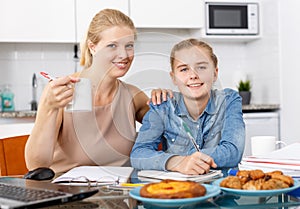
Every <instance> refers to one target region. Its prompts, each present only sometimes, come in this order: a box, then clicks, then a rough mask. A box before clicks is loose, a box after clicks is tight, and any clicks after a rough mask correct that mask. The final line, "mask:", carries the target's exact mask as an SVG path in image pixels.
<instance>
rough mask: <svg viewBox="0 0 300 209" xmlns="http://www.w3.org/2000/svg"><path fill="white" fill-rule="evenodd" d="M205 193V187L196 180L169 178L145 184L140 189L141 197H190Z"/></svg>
mask: <svg viewBox="0 0 300 209" xmlns="http://www.w3.org/2000/svg"><path fill="white" fill-rule="evenodd" d="M205 194H206V189H205V187H204V186H202V185H201V184H199V183H197V182H193V181H177V180H170V179H167V180H163V181H161V182H156V183H150V184H146V185H145V186H143V187H142V188H141V190H140V195H141V197H147V198H159V199H179V198H192V197H200V196H204V195H205Z"/></svg>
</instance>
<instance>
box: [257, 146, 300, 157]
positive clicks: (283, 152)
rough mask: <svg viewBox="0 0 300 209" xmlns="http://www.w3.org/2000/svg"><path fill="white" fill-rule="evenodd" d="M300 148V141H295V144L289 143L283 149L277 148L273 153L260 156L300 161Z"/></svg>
mask: <svg viewBox="0 0 300 209" xmlns="http://www.w3.org/2000/svg"><path fill="white" fill-rule="evenodd" d="M299 150H300V143H293V144H290V145H287V146H285V147H283V148H281V149H278V150H275V151H273V152H271V153H268V154H265V155H261V156H259V158H268V159H281V160H297V161H300V153H299ZM252 157H253V156H252ZM257 158H258V157H257Z"/></svg>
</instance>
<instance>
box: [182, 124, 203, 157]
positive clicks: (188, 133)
mask: <svg viewBox="0 0 300 209" xmlns="http://www.w3.org/2000/svg"><path fill="white" fill-rule="evenodd" d="M181 124H182V126H183V128H184V130H185V132H186V133H187V135H188V137H189V138H190V140H191V141H192V143H193V145H194V147H195V149H196V150H197V151H198V152H200V149H199V146H198V144H197V143H196V140H195V139H194V137H193V136H192V132H191V130H190V129H189V127H188V125H187V124H186V123H185V122H184V121H183V120H181Z"/></svg>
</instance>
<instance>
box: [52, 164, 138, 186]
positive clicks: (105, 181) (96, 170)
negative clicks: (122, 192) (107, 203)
mask: <svg viewBox="0 0 300 209" xmlns="http://www.w3.org/2000/svg"><path fill="white" fill-rule="evenodd" d="M132 172H133V168H132V167H118V166H79V167H76V168H73V169H71V170H69V171H68V172H66V173H65V174H63V175H61V176H59V177H58V178H56V179H54V180H53V181H52V183H61V184H71V185H78V186H81V185H90V186H99V185H109V184H119V183H122V182H127V181H128V179H129V178H130V175H131V173H132Z"/></svg>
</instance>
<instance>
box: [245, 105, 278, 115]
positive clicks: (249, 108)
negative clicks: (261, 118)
mask: <svg viewBox="0 0 300 209" xmlns="http://www.w3.org/2000/svg"><path fill="white" fill-rule="evenodd" d="M242 109H243V112H244V113H251V112H253V113H255V112H273V111H278V110H279V109H280V105H279V104H249V105H243V107H242Z"/></svg>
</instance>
